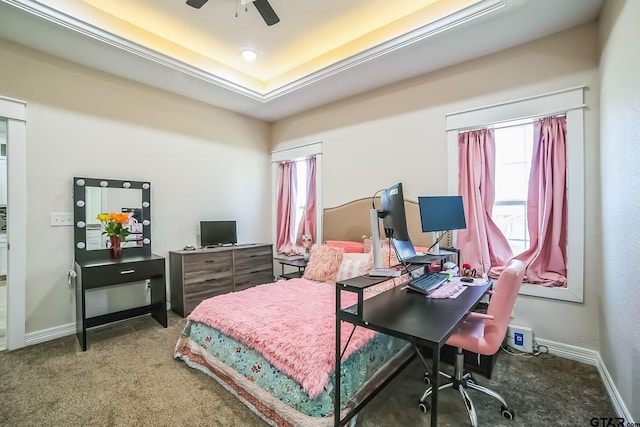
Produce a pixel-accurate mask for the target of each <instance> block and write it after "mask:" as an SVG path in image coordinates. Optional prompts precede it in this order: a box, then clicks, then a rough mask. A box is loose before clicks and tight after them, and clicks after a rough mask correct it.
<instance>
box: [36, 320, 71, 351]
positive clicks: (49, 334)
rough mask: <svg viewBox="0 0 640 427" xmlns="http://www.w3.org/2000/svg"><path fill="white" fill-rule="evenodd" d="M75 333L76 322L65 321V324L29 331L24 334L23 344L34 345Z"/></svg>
mask: <svg viewBox="0 0 640 427" xmlns="http://www.w3.org/2000/svg"><path fill="white" fill-rule="evenodd" d="M75 333H76V324H75V323H67V324H66V325H60V326H56V327H54V328H49V329H42V330H40V331H36V332H29V333H28V334H26V335H25V339H24V344H25V345H27V346H28V345H34V344H39V343H41V342H46V341H51V340H55V339H57V338H62V337H66V336H69V335H74V334H75Z"/></svg>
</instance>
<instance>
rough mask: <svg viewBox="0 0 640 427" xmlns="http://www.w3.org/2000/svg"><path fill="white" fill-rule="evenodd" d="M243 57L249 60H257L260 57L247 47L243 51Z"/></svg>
mask: <svg viewBox="0 0 640 427" xmlns="http://www.w3.org/2000/svg"><path fill="white" fill-rule="evenodd" d="M242 57H243V58H244V59H246V60H247V61H255V60H256V59H258V54H257V53H255V52H254V51H252V50H249V49H247V50H243V51H242Z"/></svg>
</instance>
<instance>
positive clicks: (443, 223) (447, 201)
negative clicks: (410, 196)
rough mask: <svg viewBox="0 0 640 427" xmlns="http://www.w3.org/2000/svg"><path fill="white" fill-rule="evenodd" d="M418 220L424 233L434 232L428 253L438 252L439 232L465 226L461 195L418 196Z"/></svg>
mask: <svg viewBox="0 0 640 427" xmlns="http://www.w3.org/2000/svg"><path fill="white" fill-rule="evenodd" d="M418 206H419V208H420V222H421V224H422V231H423V232H424V233H429V232H433V233H434V236H433V237H434V240H433V241H434V242H436V243H435V244H434V246H433V247H432V248H431V251H430V253H433V254H439V253H440V248H439V245H438V243H437V242H438V239H439V238H440V237H439V236H438V233H439V232H443V231H447V230H460V229H464V228H467V223H466V221H465V219H464V206H463V204H462V196H420V197H418Z"/></svg>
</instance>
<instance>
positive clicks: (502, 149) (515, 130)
mask: <svg viewBox="0 0 640 427" xmlns="http://www.w3.org/2000/svg"><path fill="white" fill-rule="evenodd" d="M495 144H496V181H495V191H496V193H495V201H494V204H493V212H492V215H491V218H492V219H493V221H494V222H495V224H496V225H497V226H498V228H500V231H502V234H504V236H505V237H506V238H507V241H508V242H509V246H511V250H512V251H513V254H514V255H517V254H520V253H522V252H524V250H525V249H527V248H529V230H528V227H527V192H528V184H529V172H530V171H531V153H532V146H533V124H532V123H530V122H529V123H526V124H521V123H520V122H516V123H513V122H509V123H505V124H504V125H503V126H502V127H496V130H495Z"/></svg>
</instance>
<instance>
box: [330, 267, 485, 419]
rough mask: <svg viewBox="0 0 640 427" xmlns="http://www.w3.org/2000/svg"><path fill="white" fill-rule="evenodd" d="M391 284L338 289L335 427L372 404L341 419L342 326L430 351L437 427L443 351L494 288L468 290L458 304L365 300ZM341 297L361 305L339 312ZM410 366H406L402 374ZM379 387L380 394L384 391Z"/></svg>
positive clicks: (389, 295)
mask: <svg viewBox="0 0 640 427" xmlns="http://www.w3.org/2000/svg"><path fill="white" fill-rule="evenodd" d="M385 280H388V278H379V277H376V278H367V277H356V278H353V279H349V280H344V281H341V282H339V283H337V284H336V307H337V309H336V373H335V374H336V375H335V378H336V380H335V381H336V389H335V391H334V393H335V399H334V411H335V415H334V416H335V423H334V424H335V426H341V425H344V424H346V423H347V422H348V421H349V419H350V418H351V417H353V416H354V415H355V414H356V413H357V412H358V411H359V410H360V409H361V408H362V407H363V406H364V405H365V404H366V403H368V401H369V400H370V399H371V398H373V396H371V397H370V398H369V399H367V400H365V401H364V402H362V404H361V405H358V406H356V407H355V408H354V409H353V410H352V411H351V412H350V413H349V414H348V415H347V416H345V418H344V419H342V420H341V419H340V374H339V369H340V360H341V352H342V349H341V348H340V322H341V321H345V322H349V323H352V324H354V325H358V326H362V327H365V328H368V329H372V330H374V331H377V332H381V333H383V334H387V335H391V336H394V337H398V338H401V339H404V340H407V341H409V342H411V343H412V344H414V345H416V346H425V347H429V348H431V349H432V351H433V355H434V356H433V357H432V372H433V375H432V378H431V379H432V389H433V393H432V394H431V426H432V427H436V426H437V424H438V385H439V375H438V372H439V369H440V366H439V359H440V358H439V354H440V348H441V347H442V346H443V345H444V344H445V342H446V341H447V339H448V338H449V337H450V336H451V335H452V334H453V331H454V330H455V328H456V326H457V325H458V323H460V322H461V321H462V320H463V319H464V318H465V317H466V315H467V313H469V312H470V311H471V309H473V307H474V306H475V305H476V304H477V303H478V302H479V301H480V299H481V298H482V296H483V295H484V294H485V292H486V291H487V289H488V288H489V286H490V283H487V284H486V285H484V286H468V287H467V288H466V289H465V291H464V292H462V294H460V295H459V296H458V297H457V298H455V299H428V298H426V297H425V296H424V295H422V294H418V293H414V292H408V291H406V290H402V289H401V286H398V287H395V288H394V289H391V290H389V291H387V292H384V293H382V294H380V295H376V296H375V297H372V298H369V299H368V300H366V301H365V300H363V294H364V289H366V288H368V287H370V286H373V285H375V284H378V283H381V282H383V281H385ZM342 291H349V292H355V293H357V294H358V304H356V305H354V306H352V307H349V308H347V309H345V310H340V294H341V292H342ZM405 366H406V364H405V365H403V366H402V367H401V368H400V370H401V369H403V368H404V367H405ZM386 384H387V382H385V383H384V384H383V385H382V387H380V388H379V389H378V390H376V392H375V393H374V395H375V394H377V393H378V392H379V391H380V390H381V389H382V388H383V387H384V386H385V385H386Z"/></svg>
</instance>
